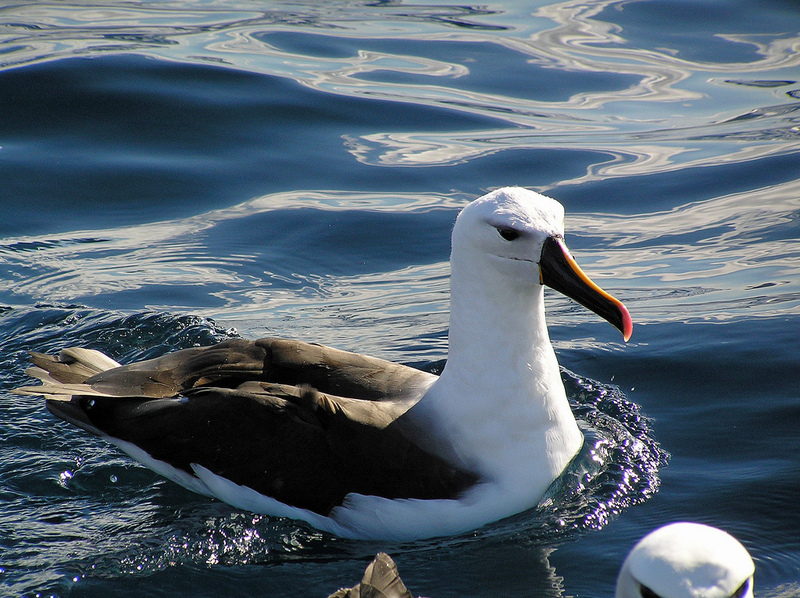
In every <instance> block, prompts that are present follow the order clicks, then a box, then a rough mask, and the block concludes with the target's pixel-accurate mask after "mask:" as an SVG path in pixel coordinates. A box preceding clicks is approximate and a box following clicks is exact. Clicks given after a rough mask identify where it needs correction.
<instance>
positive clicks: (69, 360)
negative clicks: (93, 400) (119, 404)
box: [31, 347, 119, 384]
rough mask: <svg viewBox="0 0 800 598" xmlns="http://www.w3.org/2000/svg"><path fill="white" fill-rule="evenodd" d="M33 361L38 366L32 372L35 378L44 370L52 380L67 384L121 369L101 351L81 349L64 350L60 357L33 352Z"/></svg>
mask: <svg viewBox="0 0 800 598" xmlns="http://www.w3.org/2000/svg"><path fill="white" fill-rule="evenodd" d="M31 361H32V362H33V364H34V366H36V367H35V368H32V371H31V373H32V375H33V376H35V377H37V378H38V377H39V376H38V375H37V373H38V372H39V370H44V371H46V372H47V373H48V374H49V377H50V378H51V379H52V380H55V381H57V382H62V383H65V384H76V383H78V384H79V383H81V382H85V381H86V380H87V379H88V378H91V377H92V376H94V375H95V374H99V373H100V372H105V371H106V370H110V369H111V368H115V367H119V363H117V362H116V361H114V360H113V359H111V358H110V357H108V356H107V355H104V354H103V353H101V352H100V351H95V350H94V349H82V348H80V347H72V348H69V349H63V350H62V351H61V353H59V354H58V356H54V355H47V354H45V353H37V352H35V351H32V352H31ZM36 368H38V370H37V369H36ZM40 379H41V378H40Z"/></svg>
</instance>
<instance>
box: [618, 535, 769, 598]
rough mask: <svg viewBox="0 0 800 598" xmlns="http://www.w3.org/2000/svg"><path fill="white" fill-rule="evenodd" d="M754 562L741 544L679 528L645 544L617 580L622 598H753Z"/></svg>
mask: <svg viewBox="0 0 800 598" xmlns="http://www.w3.org/2000/svg"><path fill="white" fill-rule="evenodd" d="M754 571H755V565H754V564H753V559H751V558H750V555H749V554H748V552H747V549H745V547H744V546H742V545H741V544H740V543H739V542H738V541H737V540H736V538H734V537H733V536H731V535H730V534H727V533H725V532H723V531H722V530H719V529H717V528H715V527H710V526H708V525H702V524H699V523H673V524H670V525H666V526H664V527H661V528H659V529H657V530H655V531H654V532H651V533H650V534H648V535H647V536H645V537H644V538H642V539H641V540H640V541H639V543H638V544H636V546H634V548H633V550H631V552H630V554H629V555H628V557H627V558H626V559H625V562H624V563H623V565H622V569H621V570H620V572H619V577H618V578H617V592H616V598H753V573H754Z"/></svg>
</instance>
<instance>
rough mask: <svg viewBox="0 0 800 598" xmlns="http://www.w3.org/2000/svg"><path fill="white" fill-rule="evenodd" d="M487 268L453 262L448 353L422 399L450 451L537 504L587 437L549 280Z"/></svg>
mask: <svg viewBox="0 0 800 598" xmlns="http://www.w3.org/2000/svg"><path fill="white" fill-rule="evenodd" d="M454 257H455V256H454ZM468 257H469V256H465V258H468ZM493 259H495V260H497V259H502V258H493ZM482 266H483V267H482ZM486 266H487V264H485V263H484V264H481V263H480V260H474V259H472V260H470V259H464V260H459V259H454V260H453V262H452V273H451V305H450V335H449V336H450V349H449V356H448V361H447V365H446V366H445V369H444V371H443V372H442V375H441V377H440V379H439V381H438V382H437V383H436V384H435V385H434V386H433V388H432V389H431V390H430V391H429V393H428V395H426V397H425V399H424V400H423V401H422V402H421V403H420V404H419V405H418V407H420V408H424V410H425V416H426V417H429V418H431V419H430V420H431V421H433V422H435V424H434V425H436V427H437V435H440V437H441V435H442V434H443V435H444V437H446V438H447V439H448V441H449V442H450V443H451V445H452V446H451V447H449V450H445V451H442V452H443V454H446V453H447V452H451V455H450V458H451V459H452V458H453V456H452V455H453V454H454V455H455V460H457V461H458V462H459V464H461V465H463V466H466V467H468V468H470V469H472V470H475V471H477V472H478V473H480V474H481V475H482V476H483V477H484V478H485V479H486V480H487V481H489V482H491V483H497V484H500V485H502V486H503V487H504V491H505V492H509V493H511V494H515V495H517V497H516V502H517V503H524V502H525V501H526V500H527V501H531V500H532V501H534V504H535V502H536V501H538V499H539V498H540V497H541V495H542V493H544V491H545V490H546V489H547V487H548V486H549V485H550V483H551V482H552V480H553V479H555V478H556V477H557V476H558V475H559V474H560V473H561V472H562V471H563V469H564V467H565V466H566V465H567V463H569V461H570V459H572V457H573V456H574V455H575V454H576V453H577V451H578V450H579V449H580V447H581V444H582V440H583V439H582V435H581V433H580V431H579V429H578V427H577V424H576V423H575V419H574V417H573V415H572V412H571V410H570V408H569V404H568V402H567V399H566V395H565V392H564V386H563V383H562V381H561V376H560V373H559V368H558V362H557V360H556V356H555V353H554V351H553V348H552V346H551V344H550V339H549V335H548V333H547V326H546V324H545V318H544V292H543V287H542V286H541V285H540V284H539V282H538V280H536V281H527V280H520V281H519V285H521V286H523V287H526V288H525V289H523V290H520V288H519V287H517V288H515V286H516V285H509V278H508V274H507V273H505V274H504V273H503V272H502V269H503V268H502V267H500V268H498V267H497V264H492V265H491V266H492V267H486ZM501 266H502V264H501ZM529 506H533V505H532V504H517V505H516V506H515V508H527V507H529Z"/></svg>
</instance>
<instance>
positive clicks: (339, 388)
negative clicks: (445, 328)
mask: <svg viewBox="0 0 800 598" xmlns="http://www.w3.org/2000/svg"><path fill="white" fill-rule="evenodd" d="M57 361H58V360H55V359H54V358H52V357H47V356H41V355H37V356H34V363H35V364H36V365H37V366H38V367H39V368H42V369H43V370H46V371H48V372H49V373H50V377H51V378H53V379H56V380H58V379H59V377H62V378H69V380H70V381H69V382H66V383H65V386H68V385H70V384H72V385H74V384H75V376H74V375H73V374H74V372H73V373H72V374H70V375H69V376H67V375H65V374H64V373H63V372H59V371H58V370H59V368H60V367H61V366H56V365H54V364H55V363H56V362H57ZM429 383H430V378H429V376H428V375H427V374H424V373H422V372H419V371H418V370H415V369H413V368H408V367H405V366H401V365H397V364H392V363H390V362H385V361H382V360H378V359H374V358H369V357H364V356H360V355H357V354H353V353H347V352H344V351H338V350H335V349H331V348H328V347H322V346H319V345H309V344H306V343H298V342H296V341H284V340H279V339H262V340H259V341H255V342H251V341H243V340H235V341H228V342H225V343H220V344H219V345H215V346H212V347H205V348H196V349H186V350H183V351H177V352H175V353H172V354H169V355H166V356H164V357H161V358H157V359H153V360H148V361H144V362H139V363H136V364H131V365H128V366H122V367H118V368H113V369H110V370H107V371H104V372H101V373H98V374H95V375H92V376H90V377H89V378H87V379H86V380H85V381H84V382H83V385H82V387H83V388H84V389H86V392H84V393H81V391H80V390H79V389H78V388H75V387H74V386H69V389H68V391H69V392H70V393H74V394H72V398H71V400H69V401H64V400H49V401H48V409H50V411H51V412H52V413H54V414H55V415H57V416H59V417H61V418H62V419H65V420H67V421H70V422H72V423H74V424H76V425H79V426H80V427H83V428H84V429H87V430H89V431H90V432H93V433H100V434H104V435H108V436H111V437H114V438H119V439H121V440H124V441H126V442H130V443H133V444H134V445H136V446H138V447H139V448H141V449H142V450H144V451H145V452H147V453H148V454H149V455H150V456H151V457H153V458H154V459H158V460H160V461H164V462H166V463H168V464H170V465H171V466H173V467H176V468H179V469H182V470H184V471H187V472H189V473H191V472H192V470H191V464H192V463H196V464H199V465H202V466H204V467H206V468H207V469H209V470H210V471H212V472H214V473H215V474H217V475H220V476H223V477H225V478H227V479H230V480H231V481H233V482H235V483H237V484H241V485H245V486H248V487H250V488H252V489H254V490H256V491H257V492H259V493H261V494H264V495H266V496H271V497H273V498H275V499H277V500H279V501H281V502H283V503H286V504H289V505H292V506H297V507H301V508H305V509H309V510H311V511H314V512H317V513H320V514H327V513H328V512H329V511H330V509H331V508H332V507H334V506H336V505H339V504H341V502H342V500H343V499H344V497H345V496H346V495H347V494H349V493H351V492H356V493H360V494H366V495H377V496H383V497H387V498H423V499H435V498H453V497H455V496H457V495H458V494H459V493H460V492H461V491H462V490H464V489H465V488H467V487H469V486H471V485H472V484H473V483H475V481H476V477H475V476H473V475H472V474H470V473H467V472H464V471H461V470H459V469H456V468H454V467H452V466H450V465H449V464H447V463H446V462H445V461H443V460H442V459H440V458H438V457H435V456H433V455H431V454H429V453H427V452H425V451H423V450H422V449H420V448H419V447H417V446H416V445H415V444H414V443H413V442H411V441H409V440H408V439H407V438H406V436H404V435H403V434H402V433H401V431H400V430H399V426H397V425H395V423H394V422H396V421H397V419H398V418H399V417H401V416H402V415H403V413H405V411H406V410H407V409H408V408H409V407H410V406H412V405H413V404H414V403H415V402H416V401H417V400H418V399H419V396H420V393H421V391H420V390H419V389H420V388H422V387H425V386H427V385H428V384H429ZM312 386H313V387H314V388H312ZM53 389H54V387H53V385H52V384H51V385H50V387H49V391H52V390H53ZM336 393H341V394H344V393H347V394H348V395H349V396H346V397H345V396H337V394H336ZM404 393H405V394H404Z"/></svg>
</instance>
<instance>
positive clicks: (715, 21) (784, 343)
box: [0, 0, 800, 598]
mask: <svg viewBox="0 0 800 598" xmlns="http://www.w3.org/2000/svg"><path fill="white" fill-rule="evenodd" d="M509 184H514V185H522V186H526V187H529V188H532V189H535V190H537V191H540V192H543V193H546V194H548V195H550V196H552V197H555V198H556V199H558V200H559V201H561V202H562V203H563V204H564V206H565V208H566V210H567V222H566V225H567V244H568V245H569V246H570V248H571V250H572V251H573V253H574V254H575V256H576V259H577V260H578V262H579V263H580V264H581V265H582V266H583V268H584V269H585V270H586V271H587V272H588V273H589V274H590V275H591V276H592V277H593V279H594V280H595V281H596V282H598V283H599V284H601V286H603V287H604V288H605V289H606V290H608V291H610V292H612V293H613V294H614V295H616V296H618V297H619V298H620V299H622V300H623V301H624V302H625V303H626V304H627V306H628V307H629V309H630V311H631V314H632V316H633V320H634V334H633V337H632V339H631V340H630V341H629V342H628V343H624V342H623V341H622V339H621V338H619V334H618V333H617V332H616V331H615V330H614V329H613V328H611V327H610V326H608V325H607V324H606V323H604V322H602V321H600V320H599V319H598V318H597V317H595V316H594V315H593V314H591V313H589V312H587V311H586V310H584V309H582V308H580V307H579V306H576V305H575V304H573V303H571V302H570V301H569V300H568V299H566V298H564V297H561V296H559V295H558V294H557V293H549V294H548V295H547V300H548V322H549V324H550V332H551V336H552V339H553V343H554V345H555V348H556V351H557V353H558V357H559V361H560V362H561V364H562V366H564V368H566V369H565V372H564V379H565V382H566V384H567V388H568V391H569V394H570V397H571V399H572V401H573V406H574V408H575V411H576V413H577V414H578V416H579V418H580V419H581V421H582V422H583V423H582V425H584V427H585V430H586V433H587V447H586V454H585V455H584V456H585V457H586V458H585V459H583V460H582V461H581V462H580V463H579V467H578V468H577V469H574V470H573V471H570V472H569V473H568V475H566V476H565V478H564V479H563V480H560V481H559V484H557V485H556V487H554V490H553V493H552V495H551V497H550V500H549V501H547V502H546V503H545V504H543V505H542V506H541V507H540V508H539V509H536V510H534V511H532V512H530V513H525V514H522V515H520V516H518V517H516V518H512V520H510V521H507V522H499V523H497V524H493V525H491V526H487V528H484V529H482V530H478V531H477V532H475V533H474V534H467V535H465V536H463V537H456V538H442V539H436V540H428V541H424V542H410V543H403V544H396V543H395V544H392V543H381V542H353V541H345V540H341V539H338V538H335V537H332V536H328V535H325V534H320V533H318V532H315V531H314V530H311V529H309V528H307V527H305V526H303V525H301V524H297V523H296V522H293V521H289V520H281V519H271V518H268V517H262V516H255V515H253V514H251V513H247V512H241V511H237V510H235V509H232V508H230V507H228V506H226V505H224V504H221V503H219V502H216V501H212V500H209V499H206V498H203V497H200V496H196V495H193V494H191V493H189V492H188V491H185V490H183V489H181V488H179V487H177V486H175V485H174V484H172V483H170V482H167V481H165V480H163V479H161V478H159V477H158V476H157V475H156V474H153V473H151V472H150V471H149V470H147V469H144V468H143V467H141V466H139V465H137V464H135V463H133V462H132V461H131V460H130V459H128V458H126V457H124V456H123V455H122V454H120V453H119V452H118V451H116V450H115V449H113V447H110V446H108V445H106V444H105V443H103V442H102V441H100V440H98V439H95V438H92V437H89V436H88V435H86V434H84V433H82V432H80V431H79V430H76V429H74V428H71V427H70V426H68V425H66V424H64V423H61V422H59V421H56V420H55V419H54V418H53V417H52V416H50V415H49V414H48V413H47V412H46V410H45V409H44V406H43V402H42V400H41V399H39V398H36V397H18V396H15V395H12V394H10V392H9V391H10V389H12V388H14V387H15V386H18V385H21V384H24V383H27V382H29V379H28V378H27V377H26V376H25V374H24V370H25V367H26V363H27V356H26V355H27V351H29V350H46V351H57V350H58V349H60V348H62V347H65V346H70V345H82V346H89V347H94V348H98V349H101V350H103V351H106V352H108V353H109V354H110V355H111V356H112V357H114V358H116V359H119V360H121V361H132V360H135V359H142V358H147V357H151V356H155V355H160V354H163V353H165V352H167V351H170V350H174V349H176V348H181V347H187V346H193V345H205V344H211V343H214V342H218V341H220V340H222V339H224V338H229V337H233V336H242V337H246V338H257V337H260V336H268V335H269V336H272V335H274V336H288V337H294V338H301V339H304V340H312V341H317V342H322V343H326V344H331V345H334V346H337V347H340V348H343V349H349V350H356V351H360V352H364V353H369V354H373V355H376V356H379V357H383V358H388V359H392V360H395V361H400V362H403V363H408V364H412V365H415V366H419V367H423V368H428V369H434V370H435V369H436V368H439V367H441V363H442V360H443V359H445V357H446V350H447V346H446V345H447V309H448V263H447V260H448V253H449V232H450V229H451V227H452V223H453V221H454V219H455V217H456V214H457V213H458V211H459V209H460V208H461V207H462V206H464V205H465V204H466V203H467V202H468V201H470V200H471V199H474V198H475V197H477V196H479V195H481V194H483V193H484V192H485V191H487V190H490V189H492V188H496V187H498V186H503V185H509ZM0 210H2V212H0V213H2V218H0V264H1V265H2V267H0V364H2V367H0V410H1V411H0V594H1V595H8V596H27V597H33V596H58V597H67V596H69V597H78V596H80V597H92V596H110V595H111V596H167V595H169V596H176V595H177V596H219V595H221V594H223V593H224V594H225V595H230V596H253V595H258V596H281V597H288V596H298V597H300V596H303V597H309V596H311V597H313V596H320V597H325V596H327V595H328V594H329V593H331V592H333V591H334V590H335V589H337V588H338V587H340V586H342V585H352V584H354V583H356V582H357V581H358V580H359V579H360V576H361V574H362V572H363V569H364V567H365V566H366V565H367V563H368V562H369V560H370V559H371V558H372V556H374V553H375V552H376V551H378V550H386V551H388V552H389V553H390V554H391V555H392V556H393V557H394V558H395V560H396V561H397V563H398V566H399V569H400V573H401V575H402V577H403V579H404V581H405V582H406V584H407V585H408V586H409V588H410V589H411V590H412V591H413V592H414V593H415V595H416V594H420V595H424V596H429V597H431V598H443V597H455V596H474V597H494V596H512V595H513V596H530V597H537V598H539V597H551V598H555V597H558V596H575V597H592V598H600V597H604V596H605V597H608V596H612V595H613V588H614V582H615V578H616V573H617V570H618V568H619V566H620V564H621V563H622V560H623V558H624V556H625V554H626V553H627V552H628V550H629V549H630V548H631V547H632V546H633V544H634V543H635V542H636V540H637V539H638V538H640V537H641V536H643V535H644V534H645V533H647V532H648V531H650V530H652V529H653V528H655V527H658V526H659V525H662V524H665V523H668V522H671V521H676V520H691V521H699V522H704V523H708V524H711V525H716V526H718V527H721V528H723V529H725V530H726V531H729V532H730V533H732V534H733V535H734V536H736V537H737V538H739V539H740V540H741V541H742V542H743V543H744V545H745V546H746V547H747V548H748V550H749V551H750V552H751V554H752V555H753V558H754V560H755V562H756V579H755V584H756V594H757V595H758V596H798V595H800V584H799V583H798V579H800V506H799V505H798V500H797V497H798V493H800V456H798V455H800V7H799V6H798V5H797V3H796V2H794V1H791V0H757V1H752V2H744V1H742V0H738V1H736V0H734V1H729V2H715V1H711V0H641V1H637V0H633V1H627V0H626V1H615V0H589V1H581V2H576V1H567V2H562V3H547V2H528V3H521V2H513V1H512V0H500V1H498V2H494V3H489V4H480V5H458V4H445V3H442V2H435V1H434V2H428V1H422V2H407V3H404V2H393V1H387V2H357V1H348V0H342V1H334V2H326V3H319V2H295V3H266V2H252V1H247V0H218V1H217V0H188V1H183V2H169V1H167V2H155V1H150V2H147V1H144V2H136V1H130V2H99V1H98V0H84V1H81V2H71V3H69V5H66V4H64V3H58V2H50V3H48V2H33V3H24V2H23V3H14V4H10V3H6V4H3V5H0ZM591 451H594V452H593V454H592V455H589V452H591ZM590 463H596V465H595V466H594V469H592V467H590V466H589V464H590Z"/></svg>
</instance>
